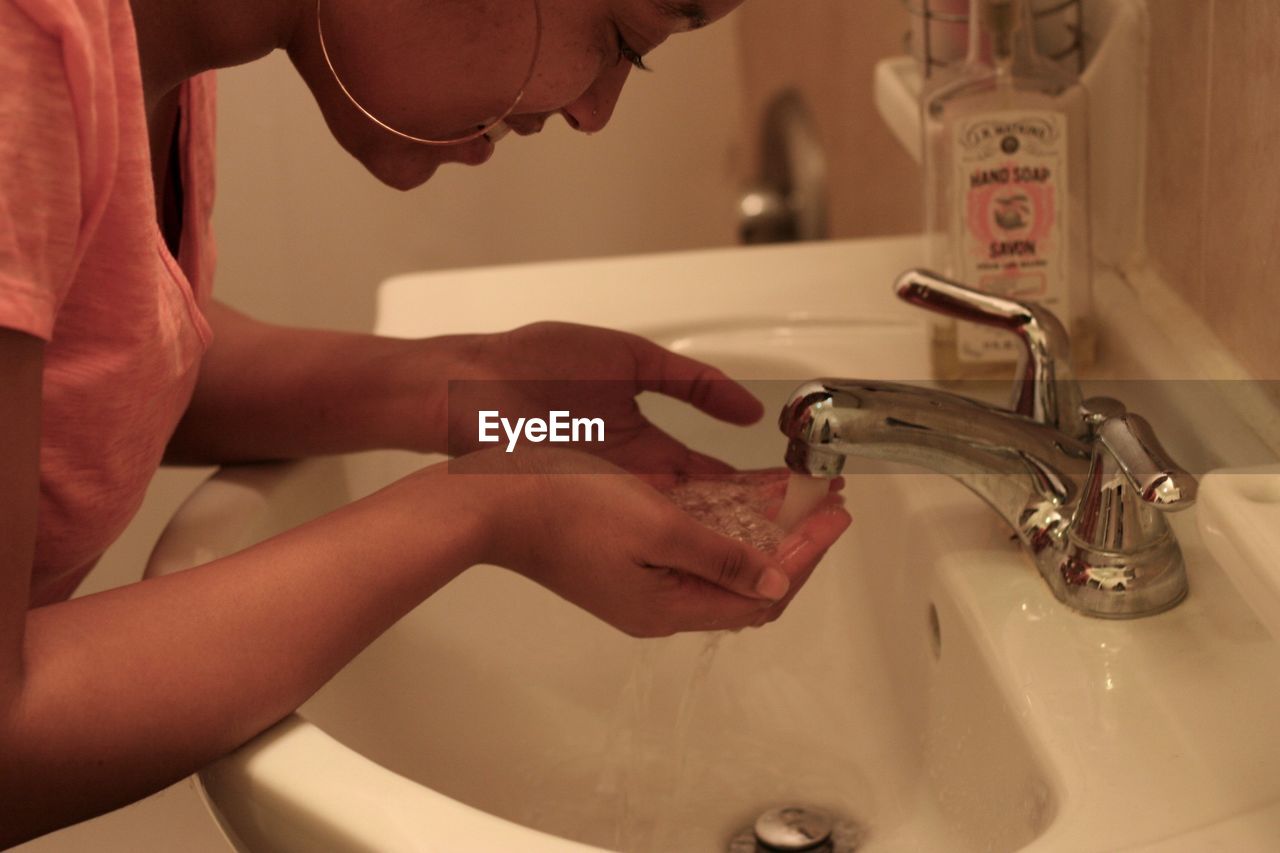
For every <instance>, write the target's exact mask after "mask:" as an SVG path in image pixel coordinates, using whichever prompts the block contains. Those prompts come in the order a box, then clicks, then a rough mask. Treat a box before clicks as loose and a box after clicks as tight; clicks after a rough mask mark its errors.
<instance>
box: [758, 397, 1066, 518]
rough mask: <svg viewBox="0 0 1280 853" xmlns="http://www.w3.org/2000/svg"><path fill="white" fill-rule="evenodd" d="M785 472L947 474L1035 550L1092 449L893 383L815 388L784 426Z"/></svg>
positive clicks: (989, 410) (1042, 428)
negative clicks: (861, 465)
mask: <svg viewBox="0 0 1280 853" xmlns="http://www.w3.org/2000/svg"><path fill="white" fill-rule="evenodd" d="M779 426H780V427H781V429H782V432H783V433H784V434H785V435H786V436H787V438H788V439H790V441H789V444H788V450H787V464H788V465H789V466H790V467H791V468H792V470H796V471H799V472H802V473H807V474H815V475H827V476H830V475H832V474H834V473H839V468H838V467H837V468H835V470H834V471H833V470H832V468H833V467H834V466H833V464H832V459H833V458H834V459H839V460H840V461H841V462H843V459H844V457H846V456H861V457H866V458H872V459H882V460H887V461H891V462H904V463H908V464H912V465H917V466H919V467H921V468H926V469H928V470H930V471H935V472H937V473H940V474H946V475H948V476H950V477H952V478H954V479H956V480H958V481H960V482H961V483H963V484H964V485H965V486H966V487H968V488H969V489H970V490H971V491H973V492H974V493H975V494H977V495H978V496H979V497H981V498H982V499H983V500H984V501H986V502H987V503H988V504H989V505H990V506H991V508H992V509H994V510H995V511H996V512H997V513H998V514H999V515H1000V517H1001V518H1003V519H1004V520H1005V521H1006V522H1007V523H1008V524H1009V526H1010V527H1012V528H1013V529H1014V531H1016V532H1017V533H1018V535H1019V537H1020V538H1022V539H1023V541H1024V542H1027V543H1028V544H1030V542H1031V541H1033V540H1036V541H1042V539H1043V534H1044V532H1045V531H1044V530H1043V529H1042V527H1043V525H1044V523H1045V519H1046V518H1047V517H1050V516H1052V517H1055V518H1058V519H1059V522H1061V523H1065V519H1061V518H1060V516H1061V514H1062V512H1063V511H1064V510H1065V509H1066V508H1068V507H1070V506H1071V505H1072V504H1073V503H1074V502H1075V501H1076V499H1077V497H1078V496H1079V494H1080V489H1081V487H1082V485H1083V483H1084V481H1085V478H1086V477H1087V476H1088V471H1089V455H1090V452H1089V448H1088V446H1086V445H1085V444H1084V443H1083V442H1081V441H1079V440H1077V439H1075V438H1072V437H1071V436H1068V435H1065V434H1063V433H1061V432H1059V431H1057V430H1055V429H1053V428H1052V427H1049V426H1046V425H1045V424H1042V423H1038V422H1036V421H1033V420H1031V419H1030V418H1025V417H1021V416H1019V415H1015V414H1013V413H1011V412H1008V411H1005V410H1003V409H998V408H996V407H993V406H989V405H987V404H985V403H981V402H978V401H976V400H970V399H968V398H966V397H961V396H958V395H956V394H949V393H947V392H944V391H935V390H932V389H926V388H920V387H916V386H913V385H903V384H899V383H893V382H873V381H859V380H817V381H814V382H808V383H805V384H804V385H802V386H800V387H799V388H797V389H796V390H795V392H793V393H792V396H791V398H790V400H789V401H788V403H787V405H786V407H785V408H784V409H783V412H782V416H781V419H780V422H779Z"/></svg>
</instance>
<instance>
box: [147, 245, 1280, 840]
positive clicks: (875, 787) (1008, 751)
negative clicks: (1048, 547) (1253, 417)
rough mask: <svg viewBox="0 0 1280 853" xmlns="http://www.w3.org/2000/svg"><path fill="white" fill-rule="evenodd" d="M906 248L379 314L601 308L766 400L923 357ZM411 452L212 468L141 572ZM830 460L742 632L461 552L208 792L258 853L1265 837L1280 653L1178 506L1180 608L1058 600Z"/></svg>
mask: <svg viewBox="0 0 1280 853" xmlns="http://www.w3.org/2000/svg"><path fill="white" fill-rule="evenodd" d="M918 256H919V245H918V243H917V242H916V241H915V240H914V239H899V240H879V241H867V242H852V243H836V244H821V245H811V246H805V247H792V248H785V249H757V250H733V251H726V252H708V253H696V254H690V255H679V256H665V257H652V258H637V259H623V260H611V261H594V262H578V263H572V264H554V265H541V266H535V267H515V268H509V269H505V270H484V271H463V272H456V273H441V274H434V275H424V276H412V277H405V278H401V279H396V280H393V281H392V282H389V283H388V284H387V285H385V286H384V288H383V289H382V292H381V295H380V299H381V310H380V316H381V317H382V320H381V321H380V330H381V331H383V332H384V333H387V334H396V335H418V334H436V333H440V334H447V333H453V332H459V331H466V330H470V331H485V330H496V329H504V328H509V327H511V326H513V325H518V324H521V323H523V322H527V321H529V320H531V319H563V320H573V321H579V322H589V323H597V324H601V325H609V326H614V327H620V328H629V329H633V330H636V331H639V332H642V333H644V334H647V335H649V336H651V337H653V338H654V339H656V340H659V341H660V342H662V343H664V344H667V345H669V346H672V347H674V348H676V349H679V350H681V351H683V352H687V353H688V354H690V355H692V356H694V357H697V358H702V359H705V360H708V361H711V362H713V363H715V364H718V365H719V366H721V367H722V368H724V369H725V370H726V371H727V372H729V373H730V374H731V375H734V376H736V377H740V378H743V379H751V380H760V381H757V382H753V383H752V384H753V387H754V389H755V390H756V391H757V393H759V394H760V395H761V396H763V397H765V398H767V399H766V402H767V403H768V405H769V406H770V408H771V410H773V411H777V409H778V407H779V406H780V405H781V401H782V397H783V395H785V393H786V392H787V391H789V390H790V388H791V386H793V385H794V384H797V383H798V382H800V381H802V380H806V379H809V378H813V377H816V376H820V375H828V376H832V375H837V376H838V375H846V376H859V377H867V378H890V379H904V380H911V379H919V378H921V377H923V376H925V375H926V374H927V362H926V358H925V351H926V350H925V347H926V343H927V337H926V334H925V330H924V327H923V325H922V322H923V318H921V317H919V316H917V315H915V314H913V313H912V311H911V309H909V308H906V307H904V306H901V305H898V304H897V303H896V302H895V301H894V300H893V299H892V296H891V294H890V286H889V285H890V282H891V281H892V280H893V278H894V276H895V275H896V274H897V273H898V272H900V271H901V270H902V269H903V268H905V267H907V266H910V265H911V264H912V263H913V262H914V261H915V260H916V258H917V257H918ZM446 292H447V293H448V294H449V304H450V305H451V306H452V310H451V311H450V313H449V314H448V315H447V316H444V315H442V314H441V313H440V312H439V309H438V308H437V307H436V306H438V305H439V303H440V301H441V299H440V294H443V293H446ZM645 405H646V407H647V409H648V411H649V412H650V413H651V414H652V416H653V417H654V418H655V419H656V420H659V421H660V422H661V423H663V424H664V425H666V426H667V427H668V428H669V429H671V430H672V431H673V432H675V433H676V434H678V435H680V436H681V437H682V438H685V439H686V440H687V441H688V442H689V443H690V444H692V445H694V446H695V447H698V448H700V449H703V450H705V451H707V452H711V453H714V454H716V455H718V456H720V457H722V458H726V459H728V460H729V461H732V462H734V463H736V464H740V465H743V466H761V465H777V464H780V460H781V453H782V449H783V445H784V441H783V439H782V437H781V435H780V434H779V433H778V432H777V428H776V426H775V425H774V423H773V422H772V417H768V418H766V422H765V423H762V424H760V425H758V426H757V427H755V428H751V429H748V430H743V429H741V428H734V427H726V426H722V425H718V424H715V423H714V422H712V421H710V420H709V419H707V418H704V417H701V416H697V415H692V414H690V413H689V412H688V411H686V410H683V409H682V408H681V407H680V406H678V405H675V404H672V403H670V402H669V401H665V400H660V399H654V400H646V401H645ZM1158 426H1159V425H1158V424H1157V427H1158ZM1171 449H1173V450H1175V452H1176V449H1177V448H1176V447H1175V448H1171ZM430 461H432V459H431V458H430V457H421V456H415V455H412V454H406V453H396V452H379V453H368V454H359V455H352V456H347V457H340V458H333V459H322V460H309V461H305V462H301V463H297V464H289V465H272V466H256V467H246V468H237V469H227V470H224V471H223V472H221V473H220V474H219V475H218V476H217V477H215V478H214V479H213V480H211V481H210V482H209V483H208V484H206V485H205V486H204V487H202V488H201V489H200V490H199V491H198V492H197V493H196V494H195V495H194V496H193V497H192V499H191V500H190V501H189V502H188V504H187V505H186V506H185V507H184V508H183V510H182V511H181V512H180V513H179V514H178V515H177V516H176V517H175V519H174V521H173V523H172V524H171V525H170V527H169V529H168V530H167V531H166V534H165V536H164V537H163V538H162V540H161V542H160V543H159V545H158V546H157V549H156V552H155V554H154V556H153V559H152V565H151V567H150V569H149V571H150V572H151V573H152V574H155V573H163V572H168V571H176V570H180V569H183V568H186V567H187V566H190V565H193V564H196V563H199V562H204V561H206V560H208V559H211V558H213V557H216V556H218V555H220V554H224V553H227V552H229V551H232V550H236V549H239V548H241V547H244V546H246V545H248V544H250V543H252V542H254V541H257V540H259V539H261V538H264V537H266V536H270V535H272V534H273V533H275V532H278V531H280V530H283V529H286V528H288V527H290V526H292V525H295V524H297V523H300V522H301V521H303V520H306V519H308V518H311V517H314V516H315V515H317V514H319V513H321V512H324V511H325V510H327V509H329V508H331V507H334V506H337V505H340V504H341V503H343V502H346V501H349V500H351V499H353V498H355V497H358V496H360V495H363V494H366V493H368V492H370V491H372V490H374V489H376V488H378V487H379V486H381V485H383V484H384V483H386V482H387V481H389V480H391V479H393V478H395V477H398V476H401V475H403V474H404V473H407V472H409V471H411V470H414V469H415V468H416V467H418V466H421V465H423V464H427V463H428V462H430ZM846 471H847V475H848V476H847V479H848V485H847V488H846V496H847V500H848V506H849V510H850V512H851V514H852V515H853V518H854V524H853V527H852V528H851V529H850V531H849V532H848V533H847V534H846V536H845V537H844V538H843V539H842V540H841V542H840V543H838V544H837V546H836V547H835V548H833V549H832V551H831V552H830V553H829V554H828V556H827V558H826V560H825V562H824V564H823V566H822V567H821V568H820V569H819V571H818V572H817V573H816V574H815V575H814V577H813V579H812V580H811V581H810V583H809V585H808V586H807V587H806V588H805V590H804V591H803V593H802V594H801V595H800V596H799V597H798V598H797V600H796V601H795V602H794V604H793V605H792V606H791V608H790V609H789V610H788V612H787V614H786V615H785V616H784V618H783V619H782V620H780V621H779V622H777V623H775V624H773V625H771V626H769V627H768V628H765V629H762V630H758V631H747V632H742V633H736V634H726V635H684V636H679V637H673V638H669V639H665V640H660V641H652V640H648V641H641V640H633V639H631V638H628V637H626V636H624V635H622V634H620V633H618V632H616V631H614V630H613V629H610V628H608V627H606V626H604V625H603V624H601V623H598V622H597V621H595V620H594V619H593V618H592V617H590V616H588V615H586V614H584V613H582V612H581V611H579V610H577V609H575V608H574V607H572V606H570V605H567V604H565V603H564V602H562V601H561V600H559V599H557V598H555V597H553V596H552V595H551V594H549V593H547V592H546V591H544V590H543V589H542V588H541V587H538V586H535V585H533V584H531V583H528V582H526V581H524V580H523V579H521V578H519V577H516V576H514V575H513V574H510V573H507V572H504V571H502V570H498V569H493V568H489V567H478V568H475V569H472V570H471V571H469V572H467V573H466V574H464V575H463V576H462V577H461V578H460V579H458V580H457V581H455V582H454V583H452V584H450V585H449V586H448V587H446V588H445V589H444V590H443V591H442V592H441V593H439V594H437V595H436V596H434V597H433V598H432V599H430V600H429V601H427V602H426V603H425V604H423V605H422V606H421V607H419V608H418V609H416V610H415V611H414V612H413V613H411V614H410V615H409V616H407V617H406V618H405V619H404V620H402V621H401V622H400V623H399V624H397V625H396V626H394V627H393V628H392V629H391V630H390V631H388V632H387V633H386V634H385V635H384V636H383V637H382V638H380V639H379V640H378V641H377V642H376V643H374V644H373V645H372V646H371V647H370V648H369V649H368V650H367V651H366V652H365V653H363V654H362V655H361V656H359V657H358V658H357V659H356V660H355V661H354V662H353V663H352V664H351V665H350V666H348V667H347V668H346V669H344V670H343V671H342V672H341V673H339V674H338V675H337V676H336V677H335V678H334V679H333V680H332V681H331V682H330V683H329V684H328V685H327V686H326V687H324V688H323V689H322V690H321V691H320V692H319V693H317V694H316V695H315V696H314V697H313V698H312V699H311V700H310V701H309V702H307V703H306V704H305V705H304V706H303V707H302V708H301V709H300V710H299V712H298V714H296V715H294V716H292V717H290V718H289V719H287V720H286V721H285V722H283V723H282V724H280V725H279V726H277V727H275V728H274V729H272V730H270V731H268V732H266V733H264V734H263V735H262V736H260V737H259V738H257V739H256V740H254V741H253V742H251V743H250V744H248V745H247V746H245V747H244V748H242V749H240V750H238V751H237V752H235V753H233V754H232V755H230V756H228V757H227V758H225V759H223V760H221V761H219V762H217V763H215V764H213V765H211V766H210V767H208V768H206V769H205V770H204V771H203V772H202V773H201V776H200V778H201V782H202V783H203V785H204V788H205V790H206V791H207V794H208V797H209V800H210V803H211V805H212V807H213V808H214V811H215V813H216V814H217V815H218V817H219V819H220V820H221V821H222V822H223V825H224V827H225V828H227V830H228V834H229V835H230V836H232V837H233V838H234V839H235V840H237V842H238V843H239V844H240V845H242V846H243V847H244V849H247V850H252V851H255V853H256V852H257V851H264V853H265V851H304V850H305V851H313V850H326V851H331V850H332V851H344V850H352V851H356V850H362V851H410V850H415V851H416V850H439V851H450V853H455V851H456V852H457V853H468V852H469V851H476V853H480V851H484V853H488V852H489V851H530V853H537V851H569V850H588V849H598V848H604V849H617V850H626V851H640V850H658V851H664V852H665V851H679V853H701V851H708V853H710V851H719V850H724V849H726V846H727V844H728V841H729V839H730V838H731V837H732V836H733V835H734V834H735V832H737V831H738V830H740V829H742V828H744V827H746V826H748V825H750V823H751V822H752V820H753V819H754V817H755V816H756V815H757V814H759V813H760V812H762V811H764V810H765V809H767V808H770V807H773V806H777V805H783V804H787V803H791V802H797V801H798V802H801V803H811V804H814V805H817V806H821V807H824V808H826V809H828V810H830V811H832V812H834V813H836V814H837V815H838V816H842V817H844V818H847V819H849V820H850V821H855V822H857V824H858V825H859V826H860V827H861V828H862V831H863V833H864V842H863V845H862V847H861V848H860V849H863V850H867V851H879V850H903V851H908V850H909V851H916V850H937V851H968V850H974V851H978V850H991V851H999V850H1015V849H1029V850H1052V851H1072V853H1075V851H1091V850H1097V851H1102V850H1117V849H1138V848H1144V846H1145V845H1150V849H1152V850H1155V849H1160V850H1164V849H1186V850H1203V849H1230V850H1268V849H1274V848H1275V843H1276V840H1277V839H1280V735H1278V734H1277V731H1276V727H1275V725H1274V721H1275V720H1276V719H1278V718H1280V648H1278V646H1277V642H1276V640H1275V639H1273V638H1272V637H1271V636H1270V635H1269V634H1268V633H1267V632H1266V631H1265V630H1263V629H1262V627H1261V625H1260V624H1259V623H1258V622H1257V621H1256V620H1255V619H1254V617H1253V616H1252V614H1251V612H1250V610H1249V609H1248V608H1247V606H1246V605H1245V603H1244V602H1243V600H1242V599H1241V598H1240V596H1239V595H1238V594H1237V593H1236V592H1235V591H1234V589H1233V588H1232V587H1231V586H1230V585H1229V584H1227V583H1224V582H1222V573H1221V571H1220V570H1219V569H1218V567H1217V565H1216V564H1214V563H1213V562H1212V560H1210V559H1209V558H1208V557H1207V555H1206V553H1205V551H1204V549H1203V547H1202V546H1201V544H1200V540H1199V537H1198V534H1197V532H1196V529H1195V523H1194V519H1193V518H1192V517H1191V515H1193V513H1194V511H1193V513H1192V514H1187V515H1185V516H1184V517H1179V518H1175V526H1176V528H1177V532H1178V535H1179V537H1180V539H1181V541H1182V543H1183V546H1184V550H1185V552H1186V556H1187V559H1188V574H1189V575H1190V580H1191V585H1192V592H1191V595H1190V597H1189V598H1188V599H1187V601H1186V602H1185V603H1183V604H1182V605H1180V606H1179V607H1177V608H1175V609H1174V610H1172V611H1170V612H1168V613H1165V614H1162V615H1160V616H1157V617H1152V618H1148V619H1143V620H1137V621H1133V622H1108V621H1101V620H1094V619H1088V618H1085V617H1082V616H1079V615H1076V614H1074V613H1072V612H1070V611H1068V610H1066V609H1064V608H1063V607H1062V606H1061V605H1060V604H1058V603H1057V602H1056V601H1055V600H1054V598H1053V596H1052V594H1051V593H1050V591H1049V589H1048V588H1047V587H1046V586H1045V584H1044V583H1043V581H1041V579H1040V577H1039V575H1038V573H1037V572H1036V571H1035V569H1034V568H1033V566H1032V564H1031V562H1030V561H1029V559H1027V558H1026V557H1025V556H1024V555H1023V554H1022V553H1021V552H1020V551H1019V549H1018V547H1017V546H1016V545H1015V543H1013V542H1011V541H1010V540H1009V536H1008V533H1007V531H1006V530H1004V529H1002V528H1001V524H1000V522H999V521H998V519H996V517H995V516H994V514H992V513H991V512H990V511H989V510H988V509H987V508H986V507H985V506H984V505H983V504H982V503H981V502H980V501H979V500H978V499H977V498H976V497H974V496H973V495H971V494H970V493H969V492H967V491H966V490H965V489H964V488H963V487H961V486H959V485H958V484H956V483H954V482H952V481H951V480H949V479H947V478H944V477H941V476H938V475H933V474H924V473H920V472H917V471H914V470H912V469H908V468H902V467H895V466H890V465H885V464H879V463H877V464H871V463H866V462H859V461H857V460H850V462H849V465H848V466H847V469H846Z"/></svg>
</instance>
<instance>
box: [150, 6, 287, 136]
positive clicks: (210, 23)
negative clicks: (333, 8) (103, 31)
mask: <svg viewBox="0 0 1280 853" xmlns="http://www.w3.org/2000/svg"><path fill="white" fill-rule="evenodd" d="M129 5H130V6H131V8H132V10H133V20H134V26H135V28H136V30H137V36H138V53H139V56H140V59H141V63H142V86H143V90H144V93H145V97H146V102H147V108H148V111H149V112H150V111H153V110H154V109H156V107H157V105H159V104H161V103H162V102H164V101H165V100H166V98H168V96H169V95H170V94H172V93H173V92H174V90H175V89H177V87H178V86H180V85H181V84H182V82H183V81H184V80H186V79H188V78H190V77H192V76H194V75H196V74H199V73H201V72H203V71H210V70H213V69H215V68H229V67H231V66H233V65H240V64H243V63H245V62H250V61H252V60H254V59H258V58H259V57H262V56H266V55H267V54H268V53H270V52H271V51H273V50H275V49H276V48H278V47H283V46H285V45H286V44H287V43H288V42H289V40H290V39H291V38H292V35H293V33H294V32H295V30H296V29H297V25H298V21H299V20H300V18H301V17H302V14H303V12H304V9H305V7H306V6H307V0H218V1H217V2H211V0H129Z"/></svg>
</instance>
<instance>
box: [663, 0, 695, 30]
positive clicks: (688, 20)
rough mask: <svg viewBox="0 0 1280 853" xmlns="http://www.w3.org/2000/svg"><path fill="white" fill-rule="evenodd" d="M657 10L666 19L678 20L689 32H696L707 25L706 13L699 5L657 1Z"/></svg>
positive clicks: (677, 1)
mask: <svg viewBox="0 0 1280 853" xmlns="http://www.w3.org/2000/svg"><path fill="white" fill-rule="evenodd" d="M658 10H659V11H660V12H662V14H663V15H666V16H667V17H668V18H679V19H680V20H681V21H683V22H684V23H685V24H686V25H687V26H688V27H689V29H691V30H698V29H701V28H703V27H705V26H706V25H707V13H706V10H705V9H703V8H702V4H701V3H691V2H681V0H658Z"/></svg>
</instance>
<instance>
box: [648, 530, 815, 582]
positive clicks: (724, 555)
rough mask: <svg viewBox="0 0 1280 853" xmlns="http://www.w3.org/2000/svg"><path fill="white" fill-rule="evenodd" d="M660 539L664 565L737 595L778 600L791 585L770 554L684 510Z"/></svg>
mask: <svg viewBox="0 0 1280 853" xmlns="http://www.w3.org/2000/svg"><path fill="white" fill-rule="evenodd" d="M661 541H662V542H663V552H664V553H662V554H660V556H661V557H662V558H663V559H662V563H663V565H666V566H669V567H670V568H673V569H676V570H678V571H681V572H684V573H686V574H690V575H695V576H697V577H699V578H702V579H703V580H705V581H709V582H710V583H713V584H715V585H716V586H719V587H721V588H723V589H726V590H728V591H730V592H735V593H737V594H738V595H743V596H746V597H748V598H759V599H765V600H767V601H777V600H779V599H781V598H783V597H784V596H785V595H786V594H787V590H788V588H789V587H790V585H791V582H790V581H789V580H788V579H787V576H786V574H784V573H783V572H782V571H781V569H780V567H779V566H778V565H777V563H776V562H775V560H774V559H773V558H772V557H770V556H769V555H768V554H766V553H764V552H763V551H760V550H758V549H756V548H753V547H751V546H750V545H748V544H746V543H745V542H739V541H737V540H736V539H730V538H729V537H728V536H723V535H721V534H719V533H717V532H715V531H714V530H712V529H711V528H709V527H705V526H703V525H702V524H700V523H698V522H697V521H694V520H693V519H691V518H689V517H688V516H685V515H684V514H683V513H681V514H680V517H679V518H678V519H677V520H676V522H675V523H674V524H673V525H672V528H671V530H670V532H669V535H667V536H664V537H661Z"/></svg>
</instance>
